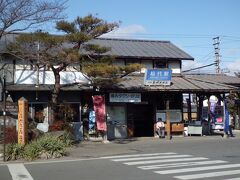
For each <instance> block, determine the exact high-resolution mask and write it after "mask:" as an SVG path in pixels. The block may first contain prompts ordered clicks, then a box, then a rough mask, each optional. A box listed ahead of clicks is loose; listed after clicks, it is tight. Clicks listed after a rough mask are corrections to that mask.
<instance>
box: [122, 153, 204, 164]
mask: <svg viewBox="0 0 240 180" xmlns="http://www.w3.org/2000/svg"><path fill="white" fill-rule="evenodd" d="M182 156H183V157H184V155H182ZM206 159H208V158H205V157H196V158H194V157H191V158H176V159H160V160H152V161H134V162H125V163H123V164H126V165H141V164H154V163H166V162H184V161H197V160H206Z"/></svg>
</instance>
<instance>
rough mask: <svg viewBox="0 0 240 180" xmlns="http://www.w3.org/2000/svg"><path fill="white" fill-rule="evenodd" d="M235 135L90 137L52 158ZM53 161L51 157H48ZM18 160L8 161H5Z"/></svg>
mask: <svg viewBox="0 0 240 180" xmlns="http://www.w3.org/2000/svg"><path fill="white" fill-rule="evenodd" d="M233 133H234V135H235V137H229V138H224V137H222V135H221V134H215V135H210V136H185V137H184V136H173V137H172V139H171V140H167V139H161V140H159V138H157V137H140V138H129V139H118V140H114V141H109V142H103V141H102V140H101V139H99V138H96V139H91V140H90V141H82V142H80V143H79V144H77V145H75V146H73V147H72V148H69V149H68V155H67V156H66V157H62V158H60V159H54V160H56V161H57V160H74V159H82V158H94V157H100V156H111V155H118V154H130V153H136V152H138V151H139V149H138V148H137V147H141V146H145V147H148V146H151V145H152V144H154V145H159V144H164V143H169V144H173V143H186V142H194V141H195V142H196V141H213V140H217V141H222V140H224V141H225V140H226V141H227V140H230V141H231V140H235V139H238V140H240V130H234V131H233ZM2 152H3V145H2V144H0V154H1V153H2ZM49 160H50V161H54V160H53V159H49ZM37 161H48V160H37ZM12 162H19V161H9V162H7V163H12ZM1 163H3V158H2V157H1V158H0V164H1Z"/></svg>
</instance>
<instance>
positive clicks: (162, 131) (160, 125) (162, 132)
mask: <svg viewBox="0 0 240 180" xmlns="http://www.w3.org/2000/svg"><path fill="white" fill-rule="evenodd" d="M156 129H157V131H158V136H159V138H165V125H164V122H163V121H162V118H159V119H158V121H157V124H156Z"/></svg>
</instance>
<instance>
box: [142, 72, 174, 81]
mask: <svg viewBox="0 0 240 180" xmlns="http://www.w3.org/2000/svg"><path fill="white" fill-rule="evenodd" d="M171 80H172V70H171V69H147V70H146V72H145V78H144V85H170V84H171Z"/></svg>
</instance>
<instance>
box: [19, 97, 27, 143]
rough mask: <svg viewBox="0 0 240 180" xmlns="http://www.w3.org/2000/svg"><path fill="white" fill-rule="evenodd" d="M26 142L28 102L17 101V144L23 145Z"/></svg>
mask: <svg viewBox="0 0 240 180" xmlns="http://www.w3.org/2000/svg"><path fill="white" fill-rule="evenodd" d="M27 141H28V101H27V100H26V99H25V98H23V97H22V98H21V99H19V100H18V144H21V145H25V144H26V143H27Z"/></svg>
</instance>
